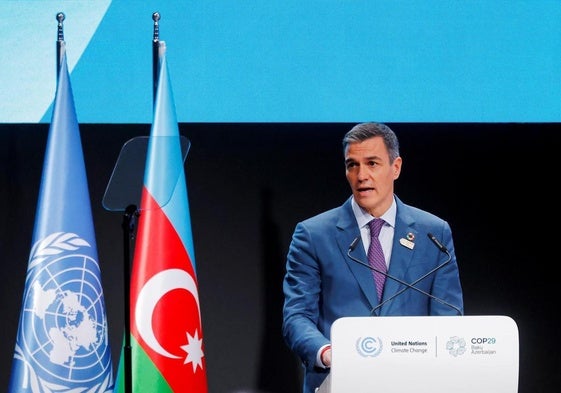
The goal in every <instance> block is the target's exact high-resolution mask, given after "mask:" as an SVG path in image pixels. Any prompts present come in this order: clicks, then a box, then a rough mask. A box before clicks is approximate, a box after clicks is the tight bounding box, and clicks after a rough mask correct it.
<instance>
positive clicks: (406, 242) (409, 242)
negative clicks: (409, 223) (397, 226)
mask: <svg viewBox="0 0 561 393" xmlns="http://www.w3.org/2000/svg"><path fill="white" fill-rule="evenodd" d="M414 240H415V235H414V234H413V233H411V232H409V233H408V234H407V236H406V237H405V238H401V239H399V244H401V245H402V246H404V247H407V248H408V249H410V250H412V249H413V247H415V243H414Z"/></svg>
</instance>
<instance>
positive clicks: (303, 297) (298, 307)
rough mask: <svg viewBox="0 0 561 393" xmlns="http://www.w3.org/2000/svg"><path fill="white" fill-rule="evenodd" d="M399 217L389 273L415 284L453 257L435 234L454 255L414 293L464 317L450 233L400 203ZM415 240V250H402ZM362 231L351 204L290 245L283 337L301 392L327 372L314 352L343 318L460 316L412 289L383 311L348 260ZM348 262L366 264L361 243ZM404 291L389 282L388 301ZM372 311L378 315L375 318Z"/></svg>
mask: <svg viewBox="0 0 561 393" xmlns="http://www.w3.org/2000/svg"><path fill="white" fill-rule="evenodd" d="M396 202H397V216H396V223H395V232H394V240H393V249H392V255H391V259H390V265H389V270H388V274H390V275H392V276H394V277H396V278H398V279H400V280H402V281H404V282H406V283H412V282H414V281H416V280H417V279H418V278H420V277H422V276H424V275H425V274H426V273H428V272H430V271H431V270H432V269H435V268H436V267H437V266H438V265H440V264H443V263H444V262H446V261H447V260H448V259H449V257H448V255H447V254H446V253H445V252H443V251H442V250H440V249H439V248H438V247H437V246H436V245H435V244H433V242H432V241H431V240H430V239H429V237H428V236H427V234H428V233H432V234H433V235H434V236H435V237H436V239H438V240H439V241H440V242H441V243H442V244H443V245H444V246H445V247H446V248H447V249H448V252H449V253H450V256H451V257H450V261H449V263H447V264H445V265H444V266H443V267H442V268H440V269H438V270H436V271H435V272H434V273H433V274H430V275H429V276H427V277H426V278H425V279H423V280H422V281H420V282H418V283H417V284H415V286H416V287H417V288H419V289H422V290H423V291H425V292H427V293H430V294H431V295H433V296H434V297H437V298H440V299H442V300H444V301H445V302H447V303H449V304H452V305H454V306H456V307H457V308H458V309H459V310H460V311H461V313H463V298H462V288H461V284H460V278H459V273H458V266H457V263H456V257H455V253H454V244H453V240H452V232H451V229H450V226H449V225H448V223H447V222H446V221H444V220H442V219H440V218H438V217H437V216H435V215H433V214H431V213H428V212H426V211H423V210H420V209H418V208H415V207H412V206H408V205H406V204H404V203H403V202H401V200H399V198H397V197H396ZM408 234H413V236H414V241H413V243H414V246H413V248H412V249H411V248H408V247H406V246H404V245H402V244H401V243H400V239H405V238H406V237H407V235H408ZM357 237H358V238H360V230H359V228H358V224H357V222H356V219H355V216H354V214H353V210H352V207H351V199H350V198H349V199H348V200H347V201H346V202H345V203H344V204H343V205H341V206H340V207H337V208H334V209H332V210H329V211H326V212H324V213H321V214H319V215H317V216H315V217H312V218H309V219H307V220H305V221H302V222H300V223H298V224H297V225H296V228H295V230H294V234H293V237H292V242H291V244H290V247H289V250H288V255H287V264H286V275H285V278H284V283H283V290H284V295H285V302H284V308H283V336H284V339H285V340H286V343H287V345H288V346H289V347H290V348H291V349H292V350H293V351H294V352H295V353H296V354H297V355H298V356H299V357H300V359H301V360H302V363H303V366H304V368H305V375H304V392H305V393H312V392H313V391H314V389H315V388H316V387H318V386H319V385H320V384H321V382H322V381H323V380H324V379H325V377H326V376H327V374H328V373H329V370H325V369H322V368H319V367H316V366H315V362H316V356H317V351H318V350H319V348H320V347H321V346H323V345H325V344H328V343H329V342H330V334H331V331H330V330H331V325H332V324H333V322H334V321H335V320H336V319H338V318H341V317H348V316H371V315H372V316H376V315H381V316H389V315H458V311H457V310H455V309H454V308H453V307H450V306H449V305H446V304H443V303H441V302H438V301H436V300H434V299H432V298H431V297H429V296H427V295H425V294H422V293H420V292H418V291H415V290H413V289H410V288H409V289H406V290H405V291H404V292H403V293H401V294H399V295H397V296H396V297H395V298H393V299H392V300H390V301H389V302H387V303H385V304H384V305H383V306H382V307H381V308H377V309H375V308H376V306H377V305H378V304H379V302H378V299H377V296H376V288H375V284H374V280H373V278H372V273H371V271H370V270H369V268H368V267H366V266H363V265H361V264H360V263H358V262H356V261H353V260H352V259H351V258H349V256H348V255H347V252H348V250H349V246H350V245H351V243H352V242H353V240H355V239H356V238H357ZM351 255H352V256H353V257H354V258H356V259H358V260H360V261H364V263H367V258H366V253H365V252H364V246H363V245H362V242H361V241H359V243H358V246H357V247H355V248H354V250H353V251H352V253H351ZM403 288H407V287H405V286H404V285H402V284H400V283H399V282H397V281H395V280H392V279H390V278H388V279H386V284H385V289H384V294H383V298H382V302H383V301H384V299H388V298H389V297H391V296H394V295H395V294H396V293H397V292H398V291H400V290H401V289H403ZM373 309H375V311H373Z"/></svg>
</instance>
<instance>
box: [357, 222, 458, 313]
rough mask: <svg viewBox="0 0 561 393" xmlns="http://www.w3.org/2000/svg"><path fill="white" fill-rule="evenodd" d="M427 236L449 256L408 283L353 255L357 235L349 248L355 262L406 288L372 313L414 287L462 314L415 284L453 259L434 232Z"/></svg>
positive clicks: (375, 308)
mask: <svg viewBox="0 0 561 393" xmlns="http://www.w3.org/2000/svg"><path fill="white" fill-rule="evenodd" d="M427 236H428V237H429V239H430V240H431V241H432V242H433V243H434V245H435V246H436V247H437V248H438V249H439V250H440V251H442V252H444V253H446V255H448V258H447V259H446V261H444V262H442V263H441V264H440V265H438V266H436V267H435V268H434V269H432V270H429V271H428V272H427V273H425V274H423V275H422V276H421V277H419V278H418V279H416V280H415V281H413V282H412V283H407V282H405V281H403V280H401V279H399V278H397V277H394V276H392V275H391V274H388V273H387V272H384V271H382V270H380V269H377V268H375V267H373V266H370V265H369V264H368V263H365V262H363V261H361V260H360V259H357V258H355V257H354V256H352V255H351V252H353V251H354V249H355V248H356V246H357V244H358V242H359V240H360V236H358V237H356V238H355V239H354V240H353V241H352V243H351V244H350V246H349V249H348V250H347V256H348V257H349V258H350V259H351V260H353V261H354V262H356V263H358V264H360V265H362V266H365V267H367V268H369V269H370V270H373V271H375V272H377V273H380V274H382V275H384V276H385V277H386V278H389V279H391V280H394V281H396V282H398V283H400V284H401V285H404V286H405V288H402V289H401V290H399V291H398V292H396V293H395V294H394V295H392V296H390V297H389V298H387V299H386V300H384V301H383V302H382V303H380V304H378V305H377V306H376V307H374V308H372V310H370V314H371V315H372V314H374V312H375V311H376V310H378V309H380V308H382V306H383V305H384V304H386V303H388V302H390V301H391V300H393V299H395V298H396V297H397V296H399V295H401V294H402V293H403V292H405V291H406V290H407V289H413V290H415V291H417V292H419V293H422V294H423V295H425V296H427V297H429V298H431V299H433V300H436V301H437V302H439V303H441V304H444V305H446V306H448V307H450V308H452V309H453V310H454V311H456V312H457V313H458V315H462V311H461V310H460V309H459V308H458V307H456V306H454V305H453V304H450V303H448V302H447V301H445V300H444V299H441V298H439V297H436V296H434V295H432V294H430V293H428V292H426V291H424V290H422V289H421V288H417V287H416V286H415V284H417V283H419V282H420V281H422V280H424V279H425V278H427V277H428V276H430V275H431V274H433V273H435V272H436V271H438V270H440V269H442V268H443V267H444V266H446V265H447V264H448V263H450V261H451V260H452V255H451V254H450V252H449V251H448V249H447V248H446V247H445V246H444V245H443V244H442V243H441V242H440V241H439V240H438V239H437V238H436V237H435V236H434V235H433V234H432V233H428V234H427Z"/></svg>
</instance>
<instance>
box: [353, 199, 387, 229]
mask: <svg viewBox="0 0 561 393" xmlns="http://www.w3.org/2000/svg"><path fill="white" fill-rule="evenodd" d="M351 206H352V208H353V213H354V215H355V218H356V222H357V224H358V227H359V228H362V227H363V226H365V225H367V224H368V223H369V222H370V221H371V220H372V219H373V218H375V217H374V216H372V215H371V214H370V213H368V212H367V211H366V210H364V209H363V208H362V207H360V206H359V205H358V203H356V201H355V198H354V197H352V198H351ZM396 213H397V204H396V202H395V197H394V198H393V199H392V204H391V206H390V208H389V209H388V210H386V212H385V213H384V214H382V216H381V217H377V218H382V219H384V221H385V222H386V223H387V224H389V225H390V226H391V227H392V228H394V227H395V216H396Z"/></svg>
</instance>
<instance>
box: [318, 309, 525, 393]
mask: <svg viewBox="0 0 561 393" xmlns="http://www.w3.org/2000/svg"><path fill="white" fill-rule="evenodd" d="M331 346H332V365H331V371H330V374H329V376H328V377H327V379H326V380H325V381H324V383H323V384H322V385H321V386H320V387H319V389H317V392H318V393H348V392H353V393H371V392H377V391H379V392H384V393H408V392H415V393H473V392H477V393H516V392H517V391H518V367H519V351H518V327H517V325H516V323H515V322H514V320H512V319H511V318H510V317H507V316H423V317H409V316H404V317H395V316H394V317H345V318H340V319H338V320H336V321H335V323H333V326H332V328H331Z"/></svg>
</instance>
